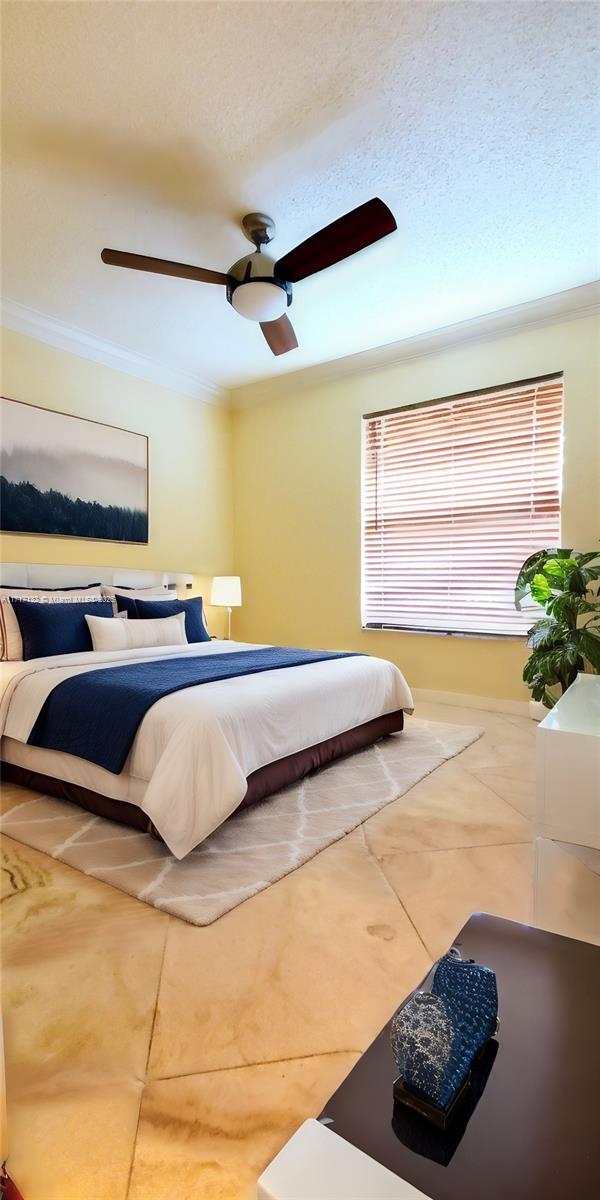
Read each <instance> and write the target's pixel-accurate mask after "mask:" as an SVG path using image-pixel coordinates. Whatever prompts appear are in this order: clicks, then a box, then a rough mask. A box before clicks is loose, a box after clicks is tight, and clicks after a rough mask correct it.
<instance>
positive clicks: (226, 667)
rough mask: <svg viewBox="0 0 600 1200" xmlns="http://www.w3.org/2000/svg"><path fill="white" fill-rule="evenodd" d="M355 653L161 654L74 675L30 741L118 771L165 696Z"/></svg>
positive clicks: (276, 649) (274, 649)
mask: <svg viewBox="0 0 600 1200" xmlns="http://www.w3.org/2000/svg"><path fill="white" fill-rule="evenodd" d="M353 657H354V655H353V654H349V653H348V654H346V653H333V652H329V651H327V650H287V649H284V648H283V647H281V646H267V647H266V648H265V649H264V650H233V651H230V652H229V653H227V654H211V655H199V656H198V657H193V658H161V659H159V660H158V661H155V662H143V663H128V664H127V666H122V667H104V668H101V669H100V670H98V671H84V672H83V673H82V674H81V675H73V676H71V678H70V679H65V680H63V682H62V683H59V684H57V686H56V687H55V688H54V689H53V691H51V692H50V695H49V696H48V697H47V699H46V700H45V702H44V704H43V706H42V708H41V709H40V712H39V715H38V718H37V720H36V722H35V725H34V727H33V729H32V731H31V733H30V735H29V738H28V742H29V744H30V745H32V746H44V747H45V748H46V749H47V750H63V751H64V752H65V753H66V754H75V755H76V756H77V758H85V759H87V761H88V762H93V763H97V764H98V766H99V767H106V770H107V771H112V773H113V774H114V775H118V774H119V772H120V771H122V770H123V767H124V765H125V761H126V759H127V755H128V754H129V751H130V749H131V746H132V744H133V740H134V738H135V735H136V733H137V731H138V728H139V726H140V724H141V722H142V720H143V718H144V717H145V715H146V713H147V712H148V709H149V708H151V707H152V705H153V704H156V701H157V700H160V699H162V697H163V696H168V695H170V693H171V692H179V691H181V689H182V688H188V687H196V686H197V685H198V684H200V683H213V682H215V681H216V680H218V679H233V678H234V677H235V676H237V675H256V674H257V673H258V672H260V671H276V670H279V669H280V668H282V667H301V666H304V665H305V664H306V663H313V662H325V661H326V660H327V659H330V658H353Z"/></svg>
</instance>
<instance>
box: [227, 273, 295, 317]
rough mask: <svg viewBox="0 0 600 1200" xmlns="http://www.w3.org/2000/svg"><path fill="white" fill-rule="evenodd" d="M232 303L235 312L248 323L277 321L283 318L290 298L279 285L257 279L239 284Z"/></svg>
mask: <svg viewBox="0 0 600 1200" xmlns="http://www.w3.org/2000/svg"><path fill="white" fill-rule="evenodd" d="M231 303H232V305H233V307H234V308H235V311H236V312H237V313H239V314H240V316H241V317H246V319H247V320H248V321H276V320H277V318H278V317H281V316H283V314H284V312H285V310H286V308H287V303H288V298H287V293H286V292H285V291H283V289H282V288H281V287H280V286H279V285H278V284H277V283H268V282H267V281H266V280H262V279H257V280H254V281H249V282H248V283H240V284H238V286H237V287H236V289H235V291H234V293H233V295H232V297H231Z"/></svg>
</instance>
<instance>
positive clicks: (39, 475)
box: [0, 397, 148, 543]
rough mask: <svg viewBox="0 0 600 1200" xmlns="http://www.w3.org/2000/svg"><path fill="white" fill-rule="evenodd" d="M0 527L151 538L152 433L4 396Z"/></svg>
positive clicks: (118, 538)
mask: <svg viewBox="0 0 600 1200" xmlns="http://www.w3.org/2000/svg"><path fill="white" fill-rule="evenodd" d="M0 421H1V424H0V435H1V436H0V440H1V453H0V474H1V477H2V478H1V481H0V482H1V496H0V502H1V509H0V526H1V528H2V530H3V531H4V532H7V533H38V534H54V535H57V536H60V537H78V538H93V539H95V540H100V541H108V542H141V543H147V541H148V438H147V437H146V436H145V435H144V434H141V433H129V432H127V430H125V429H117V428H116V426H114V425H102V424H100V422H99V421H88V420H86V419H85V418H83V417H73V416H69V415H68V414H67V413H60V412H54V411H52V410H51V409H47V408H38V407H36V406H35V405H33V404H24V403H22V402H21V401H20V400H10V399H8V398H5V397H2V400H1V412H0Z"/></svg>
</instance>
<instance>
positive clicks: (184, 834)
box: [0, 641, 412, 858]
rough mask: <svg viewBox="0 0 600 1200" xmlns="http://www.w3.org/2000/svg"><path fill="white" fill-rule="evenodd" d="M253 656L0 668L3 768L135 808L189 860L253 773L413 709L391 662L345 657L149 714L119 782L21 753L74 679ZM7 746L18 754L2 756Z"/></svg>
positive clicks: (249, 679)
mask: <svg viewBox="0 0 600 1200" xmlns="http://www.w3.org/2000/svg"><path fill="white" fill-rule="evenodd" d="M251 649H256V647H255V646H252V645H250V644H248V643H245V642H229V641H228V642H222V641H212V642H200V643H197V644H194V645H187V646H162V647H160V648H156V649H153V650H152V651H148V650H147V649H142V650H119V651H112V652H103V653H94V652H92V651H90V652H88V653H84V654H69V655H64V656H57V657H53V658H38V659H31V660H29V661H27V662H6V663H1V664H0V691H1V692H2V698H1V700H0V735H2V737H3V757H5V758H8V759H10V761H13V762H18V763H20V765H30V766H31V768H32V769H34V770H41V771H44V772H45V773H46V774H48V775H54V776H55V777H57V778H60V779H69V780H70V781H71V782H75V783H80V784H82V785H83V786H84V787H89V788H92V789H93V790H95V791H98V792H102V793H104V794H105V795H110V796H115V797H116V798H118V799H128V800H133V801H134V802H135V803H139V804H140V806H141V808H142V809H143V810H144V812H145V813H147V815H148V816H149V817H150V819H151V820H152V821H153V822H154V825H155V826H156V828H157V829H158V831H159V833H160V834H161V836H162V837H163V838H164V840H165V842H166V843H167V845H168V847H169V849H170V850H171V851H172V853H173V854H174V855H175V856H176V857H177V858H183V857H184V855H186V854H187V853H189V851H190V850H191V849H192V848H193V847H194V846H197V845H198V843H199V842H201V841H202V840H203V839H204V838H206V837H208V835H209V834H210V833H212V832H213V830H215V829H216V828H217V827H218V826H219V825H221V824H222V822H223V821H225V820H226V818H227V817H228V816H229V815H230V814H231V813H232V812H233V811H234V810H235V809H236V808H237V806H238V805H239V803H240V802H241V800H242V799H243V797H244V795H245V792H246V786H247V785H246V780H247V777H248V775H250V774H251V773H252V771H255V770H257V769H258V768H259V767H263V766H265V765H266V764H267V763H270V762H274V761H275V760H276V759H279V758H284V757H285V756H286V755H288V754H294V753H295V752H296V751H298V750H303V749H305V748H306V747H308V746H313V745H315V744H316V743H317V742H322V741H324V739H325V738H329V737H333V736H334V735H335V734H338V733H342V732H344V730H346V729H352V728H353V727H354V726H355V725H362V724H364V722H365V721H370V720H372V719H373V718H374V717H379V716H382V715H383V714H384V713H388V712H393V711H395V710H396V709H400V708H402V709H407V710H410V709H412V698H411V694H410V691H409V688H408V685H407V683H406V680H405V679H404V677H403V676H402V674H401V673H400V671H399V670H398V668H397V667H396V666H394V664H393V663H390V662H387V661H385V660H384V659H380V658H370V657H366V656H364V657H363V656H360V657H356V658H338V659H330V660H328V661H325V662H319V663H308V664H306V665H304V666H300V667H286V668H283V669H280V670H275V671H264V672H263V673H261V674H256V675H246V676H243V675H242V676H238V677H237V678H235V679H225V680H221V681H219V682H216V683H206V684H200V685H198V686H195V687H190V688H184V689H182V690H181V691H178V692H173V693H172V694H171V695H169V696H165V697H163V699H161V700H159V701H157V703H156V704H154V705H153V706H152V707H151V708H150V709H149V710H148V712H147V713H146V716H145V717H144V719H143V721H142V723H141V725H140V727H139V729H138V732H137V735H136V737H135V741H134V743H133V746H132V748H131V751H130V754H129V757H128V759H127V762H126V764H125V768H124V771H123V772H122V774H121V775H120V776H115V775H111V773H110V772H108V771H105V770H104V769H103V768H101V767H98V766H95V765H94V764H90V763H87V762H85V761H84V760H83V759H78V758H75V757H73V756H72V755H68V754H61V753H59V752H57V751H48V750H41V749H39V748H38V747H35V746H29V747H26V748H25V745H24V744H25V743H26V742H27V739H28V737H29V735H30V733H31V731H32V729H33V726H34V724H35V721H36V718H37V716H38V713H39V712H40V709H41V707H42V705H43V703H44V701H45V699H46V697H47V696H48V694H49V693H50V692H51V691H52V689H53V688H54V687H56V685H57V684H58V683H60V682H61V681H62V680H63V679H67V678H69V677H70V676H71V675H74V674H77V673H82V672H84V671H90V670H97V669H98V668H100V667H106V668H110V667H111V666H115V665H117V664H123V663H127V662H134V661H137V662H140V661H144V662H145V661H151V660H158V659H160V658H161V657H169V658H172V657H175V656H178V655H179V654H185V655H190V656H191V655H204V654H223V653H228V652H231V651H235V650H251ZM8 739H10V741H9V740H8ZM19 743H20V744H21V745H18V744H19ZM6 747H13V748H15V751H13V753H12V754H10V753H6Z"/></svg>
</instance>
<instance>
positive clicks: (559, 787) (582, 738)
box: [535, 673, 600, 849]
mask: <svg viewBox="0 0 600 1200" xmlns="http://www.w3.org/2000/svg"><path fill="white" fill-rule="evenodd" d="M536 778H537V791H536V820H535V824H536V834H537V836H538V837H545V838H552V839H553V840H554V841H559V842H573V843H575V844H576V845H578V846H593V847H595V848H596V849H600V675H584V674H583V673H581V674H579V675H578V676H577V679H576V680H575V683H573V684H571V687H570V688H569V689H568V690H567V691H566V692H565V694H564V696H561V698H560V700H559V701H558V703H557V704H556V705H555V706H554V708H552V709H551V710H550V712H549V713H548V715H547V716H546V717H544V720H543V721H542V722H541V724H540V725H539V726H538V730H537V769H536Z"/></svg>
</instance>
